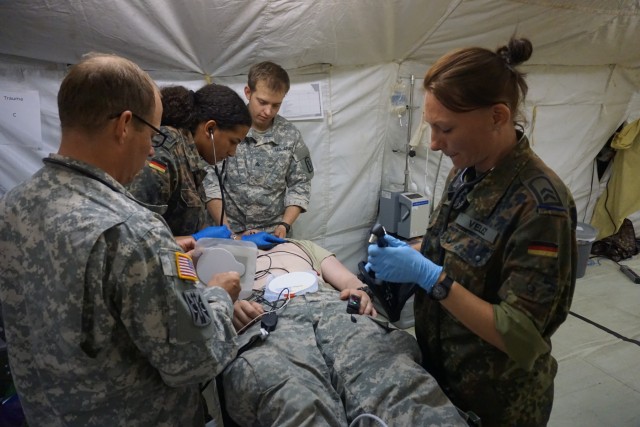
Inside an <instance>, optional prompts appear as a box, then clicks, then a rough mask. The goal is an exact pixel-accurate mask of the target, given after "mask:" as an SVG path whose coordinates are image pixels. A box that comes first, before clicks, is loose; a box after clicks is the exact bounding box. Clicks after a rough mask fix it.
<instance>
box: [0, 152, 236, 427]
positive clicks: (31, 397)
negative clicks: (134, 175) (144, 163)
mask: <svg viewBox="0 0 640 427" xmlns="http://www.w3.org/2000/svg"><path fill="white" fill-rule="evenodd" d="M44 162H45V166H44V168H42V169H41V170H40V171H38V172H37V173H36V174H35V175H34V176H33V177H32V178H31V179H30V180H29V181H27V182H25V183H23V184H21V185H20V186H18V187H16V188H15V189H13V190H12V191H10V192H9V193H7V195H6V196H5V198H4V199H3V200H2V201H0V298H1V299H2V310H3V315H4V322H5V327H6V336H7V341H8V345H9V358H10V363H11V370H12V374H13V378H14V380H15V385H16V389H17V391H18V394H19V396H20V400H21V402H22V406H23V408H24V411H25V414H26V416H27V420H28V423H29V425H30V426H34V427H35V426H47V427H52V426H54V427H55V426H62V425H65V426H83V427H86V426H107V425H108V426H131V425H135V426H153V427H157V426H189V425H193V426H195V425H198V426H202V425H203V424H204V418H203V412H202V407H201V404H200V393H199V388H198V383H201V382H204V381H207V380H208V379H210V378H212V377H213V376H215V375H217V374H218V373H219V372H220V371H221V370H222V368H223V367H224V366H225V365H226V364H227V363H229V362H230V361H231V360H232V359H233V358H234V356H235V354H236V350H237V347H236V346H237V343H236V338H235V331H234V328H233V325H232V323H231V316H232V305H231V299H230V298H229V296H228V295H227V293H226V292H225V291H224V290H222V289H221V288H207V291H206V292H207V295H206V300H208V301H209V304H206V303H205V302H204V299H203V298H205V296H204V294H203V293H202V291H201V290H200V289H198V287H197V286H203V285H202V284H200V283H199V282H196V281H195V279H194V278H193V277H192V276H190V275H189V272H190V270H189V268H190V265H189V263H188V262H187V263H186V264H187V265H186V267H185V266H184V264H182V267H180V268H179V267H178V262H177V259H178V258H180V259H183V260H184V255H179V254H181V253H180V247H179V246H178V245H177V244H176V243H175V241H174V239H173V237H172V235H171V233H170V232H169V229H168V228H167V226H166V224H165V223H164V221H163V220H162V219H161V218H160V217H159V216H158V215H156V214H154V213H152V212H151V211H149V210H147V209H145V208H143V207H141V206H140V205H138V204H137V203H135V202H134V201H133V198H132V197H131V196H130V195H129V194H128V193H127V192H126V190H125V189H124V187H122V186H121V185H120V184H119V183H118V182H116V181H115V180H114V179H113V178H111V177H110V176H109V175H107V174H106V173H105V172H104V171H102V170H100V169H98V168H96V167H93V166H90V165H87V164H85V163H83V162H80V161H76V160H72V159H69V158H66V157H63V156H60V155H56V154H52V155H51V156H50V157H49V158H48V159H45V160H44ZM179 273H180V274H182V276H183V277H184V278H179V277H178V274H179Z"/></svg>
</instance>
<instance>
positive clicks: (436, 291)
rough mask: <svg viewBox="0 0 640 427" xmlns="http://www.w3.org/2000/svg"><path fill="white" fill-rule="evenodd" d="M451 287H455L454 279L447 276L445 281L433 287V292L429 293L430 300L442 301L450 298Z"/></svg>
mask: <svg viewBox="0 0 640 427" xmlns="http://www.w3.org/2000/svg"><path fill="white" fill-rule="evenodd" d="M451 285H453V279H452V278H451V277H449V276H447V275H445V276H444V279H442V280H441V281H439V282H438V283H436V284H435V285H433V287H432V288H431V292H429V298H431V299H432V300H434V301H442V300H443V299H445V298H446V297H447V296H449V291H450V290H451Z"/></svg>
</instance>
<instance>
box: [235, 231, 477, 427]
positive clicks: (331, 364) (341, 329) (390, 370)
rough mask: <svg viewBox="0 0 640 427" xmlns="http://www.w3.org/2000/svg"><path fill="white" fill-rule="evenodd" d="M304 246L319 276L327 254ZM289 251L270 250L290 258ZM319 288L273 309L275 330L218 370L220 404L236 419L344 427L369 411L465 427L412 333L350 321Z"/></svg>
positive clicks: (283, 426)
mask: <svg viewBox="0 0 640 427" xmlns="http://www.w3.org/2000/svg"><path fill="white" fill-rule="evenodd" d="M300 243H302V242H300ZM309 243H310V242H307V244H306V245H305V246H303V247H305V249H306V251H305V252H306V253H307V259H311V260H312V261H313V263H314V269H315V270H317V271H320V263H321V261H322V260H323V259H324V258H326V257H327V256H331V255H332V254H330V253H329V252H327V251H325V250H324V249H322V248H319V247H318V246H316V245H313V244H311V245H309ZM287 246H289V247H287ZM291 246H293V245H287V244H284V245H279V246H278V247H277V248H276V249H275V251H279V252H280V253H282V251H283V250H286V251H291V252H294V253H296V251H294V250H293V249H291ZM298 253H299V252H298ZM309 254H311V257H309V256H308V255H309ZM301 255H304V253H302V254H301ZM289 258H290V259H291V258H292V257H291V256H290V257H289ZM273 260H274V263H275V260H276V259H275V258H273ZM272 266H273V265H272ZM307 269H309V268H308V266H307ZM319 288H320V289H319V290H318V291H317V292H315V293H311V294H304V295H299V296H296V297H295V298H293V299H292V300H291V301H290V302H289V304H288V305H287V306H286V307H285V308H284V309H283V310H280V311H279V312H278V323H277V326H276V329H275V330H274V331H273V332H271V333H270V334H269V336H268V337H267V338H266V339H265V340H262V339H260V338H257V340H256V341H255V342H254V343H253V344H251V345H248V349H247V350H246V351H242V350H241V352H240V355H239V356H238V358H237V359H236V360H235V361H234V362H233V363H232V364H230V365H229V367H228V368H227V369H226V370H225V371H224V372H223V385H224V394H225V404H226V407H227V411H228V412H229V413H230V415H231V416H232V418H233V419H234V421H235V422H237V423H238V424H240V425H242V426H257V425H260V426H278V427H287V426H292V427H293V426H295V427H299V426H313V427H318V426H335V427H338V426H339V427H344V426H347V425H349V424H350V422H352V421H353V419H354V418H356V417H357V416H358V415H360V414H362V413H370V414H374V415H376V416H378V417H380V418H381V419H382V420H384V421H385V422H386V423H387V424H388V425H389V426H427V425H437V426H464V425H466V424H465V423H464V422H463V421H462V420H461V418H460V417H459V415H458V412H457V410H456V409H455V408H454V407H453V405H452V404H451V402H449V401H448V399H447V398H446V397H445V395H444V393H442V390H441V389H440V388H439V387H438V385H437V383H436V382H435V380H434V379H433V377H432V376H431V375H429V374H428V373H427V372H426V371H425V370H424V369H422V367H421V366H420V364H419V361H420V350H419V348H418V345H417V343H416V340H415V339H414V338H413V337H412V336H411V335H409V334H408V333H407V332H405V331H401V330H398V329H392V328H389V327H387V326H386V323H385V324H382V323H380V322H376V321H374V320H373V319H371V318H369V317H366V316H356V317H357V323H353V322H352V321H351V315H350V314H347V312H346V302H345V301H341V300H340V299H339V296H338V293H337V292H336V290H335V289H333V288H332V287H331V286H329V285H327V284H325V283H324V282H322V281H320V286H319ZM266 309H267V307H266V306H265V310H266ZM259 328H260V325H259V322H258V323H257V324H256V325H254V326H252V327H250V328H249V329H248V331H247V332H245V333H244V334H243V335H241V336H240V340H241V341H244V342H247V341H250V340H251V339H252V337H255V336H256V334H257V335H258V336H259V335H260V333H259V332H258V330H259ZM361 425H375V424H373V423H372V424H369V422H368V421H365V422H364V423H363V424H361Z"/></svg>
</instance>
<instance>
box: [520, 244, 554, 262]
mask: <svg viewBox="0 0 640 427" xmlns="http://www.w3.org/2000/svg"><path fill="white" fill-rule="evenodd" d="M527 253H528V254H529V255H537V256H546V257H550V258H558V245H556V244H555V243H549V242H531V243H530V244H529V247H528V248H527Z"/></svg>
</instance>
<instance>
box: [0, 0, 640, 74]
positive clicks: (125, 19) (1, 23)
mask: <svg viewBox="0 0 640 427" xmlns="http://www.w3.org/2000/svg"><path fill="white" fill-rule="evenodd" d="M639 30H640V4H639V3H638V2H637V1H636V0H618V1H607V0H591V1H588V0H564V1H559V0H556V1H553V0H546V1H544V0H537V1H535V0H532V1H526V0H523V1H504V0H474V1H470V0H458V1H449V0H348V1H345V0H314V1H310V0H181V1H174V0H138V1H135V2H132V1H130V0H111V1H104V0H85V1H81V2H80V1H71V0H66V1H62V0H12V1H6V2H1V3H0V40H1V41H2V43H0V54H5V55H13V56H18V57H23V58H29V59H36V60H45V61H51V62H57V63H74V62H76V61H77V60H78V59H79V58H80V56H81V55H82V54H84V53H86V52H88V51H113V50H114V48H113V46H114V45H116V46H119V47H118V52H119V53H120V54H123V55H125V56H129V57H131V58H133V59H135V60H136V61H137V62H138V63H139V64H140V65H141V66H143V67H144V68H145V69H148V70H177V71H192V72H196V73H201V74H208V75H214V76H215V75H219V76H220V75H233V74H238V73H245V72H246V70H247V69H248V67H249V66H250V65H251V64H252V63H254V62H256V61H259V60H262V59H265V58H276V59H277V60H278V62H279V63H281V64H282V65H283V66H284V67H285V68H288V69H294V68H298V67H303V66H306V65H310V64H317V63H331V64H333V65H340V66H351V65H370V64H377V63H388V62H394V61H396V62H402V61H405V60H411V61H415V62H419V63H426V64H428V63H431V62H433V60H434V59H435V58H437V57H439V56H440V55H441V54H442V53H444V52H445V51H447V50H450V49H451V48H452V47H456V46H462V45H469V44H474V45H482V46H486V47H489V48H492V49H493V48H495V47H497V45H498V44H502V43H504V41H505V40H506V39H507V38H508V37H509V36H510V35H512V34H514V33H517V34H519V35H525V36H527V37H529V38H530V39H531V40H532V41H533V42H534V46H535V47H536V48H535V50H534V56H533V57H532V59H531V60H530V62H529V63H530V64H532V65H533V64H554V65H565V64H566V65H602V64H619V65H622V66H625V67H630V68H639V67H640V49H638V48H637V43H638V34H640V31H639Z"/></svg>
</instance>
